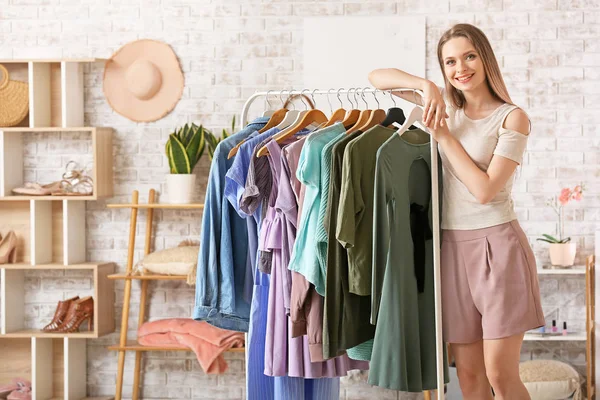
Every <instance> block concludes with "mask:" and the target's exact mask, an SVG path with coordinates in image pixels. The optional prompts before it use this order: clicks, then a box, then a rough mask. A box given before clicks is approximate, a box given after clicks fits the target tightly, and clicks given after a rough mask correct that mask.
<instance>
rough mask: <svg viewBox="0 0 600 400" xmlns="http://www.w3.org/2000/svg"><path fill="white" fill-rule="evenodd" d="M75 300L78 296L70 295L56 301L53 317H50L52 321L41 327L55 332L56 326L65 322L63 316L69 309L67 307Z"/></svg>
mask: <svg viewBox="0 0 600 400" xmlns="http://www.w3.org/2000/svg"><path fill="white" fill-rule="evenodd" d="M75 300H79V296H75V297H72V298H70V299H66V300H62V301H59V302H58V305H57V306H56V310H55V311H54V317H52V321H51V322H50V323H49V324H48V325H46V326H45V327H43V328H42V331H44V332H56V330H57V329H58V328H60V326H61V325H62V324H63V323H64V322H65V318H66V316H67V313H68V311H69V307H70V306H71V303H72V302H74V301H75Z"/></svg>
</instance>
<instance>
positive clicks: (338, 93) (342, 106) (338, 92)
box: [337, 88, 345, 108]
mask: <svg viewBox="0 0 600 400" xmlns="http://www.w3.org/2000/svg"><path fill="white" fill-rule="evenodd" d="M341 90H345V89H344V88H339V89H338V91H337V98H338V100H339V102H340V108H344V103H342V99H340V91H341Z"/></svg>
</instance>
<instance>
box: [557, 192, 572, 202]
mask: <svg viewBox="0 0 600 400" xmlns="http://www.w3.org/2000/svg"><path fill="white" fill-rule="evenodd" d="M571 194H572V193H571V189H569V188H564V189H563V190H561V191H560V196H559V197H558V201H559V202H560V204H561V205H563V206H564V205H566V204H567V203H568V202H569V199H570V197H571Z"/></svg>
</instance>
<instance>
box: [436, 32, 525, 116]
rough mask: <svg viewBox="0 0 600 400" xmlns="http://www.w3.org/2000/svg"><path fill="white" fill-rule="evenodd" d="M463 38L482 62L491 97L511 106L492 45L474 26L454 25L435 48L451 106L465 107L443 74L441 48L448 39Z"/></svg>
mask: <svg viewBox="0 0 600 400" xmlns="http://www.w3.org/2000/svg"><path fill="white" fill-rule="evenodd" d="M457 37H464V38H466V39H467V40H468V41H470V42H471V44H473V47H475V51H477V53H478V54H479V56H480V57H481V61H482V62H483V69H484V71H485V75H486V82H487V85H488V87H489V89H490V91H491V92H492V95H494V96H495V97H497V98H498V99H499V100H501V101H503V102H505V103H508V104H513V105H514V103H513V102H512V100H511V98H510V96H509V94H508V90H507V89H506V85H505V84H504V79H503V78H502V73H501V72H500V67H498V61H497V60H496V56H495V55H494V50H493V49H492V45H491V44H490V42H489V40H488V38H487V37H486V36H485V33H483V31H482V30H481V29H479V28H477V27H476V26H473V25H471V24H456V25H454V26H453V27H452V28H450V29H448V30H447V31H446V32H445V33H444V34H443V35H442V37H441V38H440V41H439V42H438V47H437V56H438V61H439V63H440V68H441V69H442V74H443V75H444V83H445V84H446V92H447V93H448V98H449V99H450V101H451V102H452V105H453V106H454V107H455V108H463V107H464V106H465V96H464V95H463V94H462V92H461V91H459V90H457V89H456V88H455V87H454V86H452V84H451V83H450V82H449V81H448V78H447V77H446V74H445V73H444V61H443V59H442V48H443V47H444V45H445V44H446V42H448V41H449V40H450V39H453V38H457Z"/></svg>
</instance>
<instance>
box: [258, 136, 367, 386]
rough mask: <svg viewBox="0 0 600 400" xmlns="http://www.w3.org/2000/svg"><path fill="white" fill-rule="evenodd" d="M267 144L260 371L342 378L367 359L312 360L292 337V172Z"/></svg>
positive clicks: (305, 343)
mask: <svg viewBox="0 0 600 400" xmlns="http://www.w3.org/2000/svg"><path fill="white" fill-rule="evenodd" d="M267 147H268V149H269V156H268V157H269V164H270V166H271V172H272V174H273V175H272V176H273V179H272V184H273V187H272V189H271V195H270V198H269V207H268V209H267V212H266V215H265V217H264V219H263V223H262V228H261V232H260V236H259V249H260V250H262V251H270V252H272V266H271V282H270V287H269V305H268V311H267V335H266V342H265V374H266V375H272V376H293V377H304V378H336V377H340V376H345V375H346V374H347V373H348V371H349V370H352V369H359V368H361V367H364V366H365V365H367V366H368V363H364V362H360V361H359V362H356V361H354V360H351V359H349V358H348V356H347V355H343V356H340V357H336V358H333V359H330V360H327V361H323V362H311V361H310V360H311V358H310V354H309V341H308V337H307V336H306V335H304V336H301V337H297V338H292V337H291V320H290V317H289V314H288V311H289V295H290V291H289V287H290V286H291V274H290V270H289V269H288V268H287V267H288V264H289V261H290V257H291V252H292V249H293V247H294V241H295V239H296V225H297V209H298V204H297V202H296V196H295V194H294V191H293V189H292V186H291V182H290V174H291V171H290V169H289V167H288V166H287V160H286V158H285V156H284V155H283V154H282V151H281V148H280V146H279V144H278V143H277V142H276V141H274V140H271V141H269V142H268V144H267ZM286 297H287V301H286ZM286 306H287V307H286Z"/></svg>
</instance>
